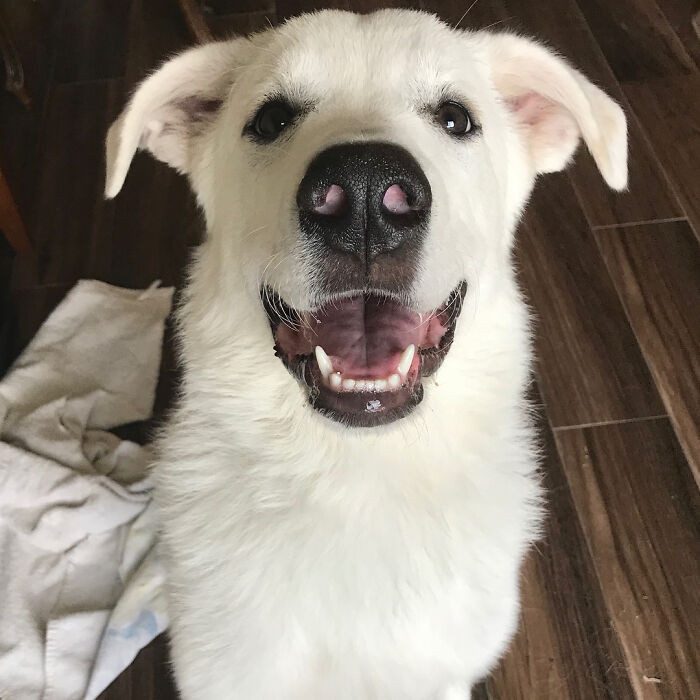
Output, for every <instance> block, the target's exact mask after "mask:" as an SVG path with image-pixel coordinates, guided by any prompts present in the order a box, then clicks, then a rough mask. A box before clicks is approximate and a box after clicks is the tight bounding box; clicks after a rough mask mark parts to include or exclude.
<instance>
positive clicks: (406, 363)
mask: <svg viewBox="0 0 700 700" xmlns="http://www.w3.org/2000/svg"><path fill="white" fill-rule="evenodd" d="M415 353H416V346H415V345H409V346H408V347H407V348H406V349H405V350H404V351H403V354H402V355H401V359H400V360H399V364H398V366H397V367H396V370H397V371H398V373H399V374H401V375H403V376H404V377H405V376H406V375H407V374H408V370H409V369H411V364H412V363H413V356H414V355H415Z"/></svg>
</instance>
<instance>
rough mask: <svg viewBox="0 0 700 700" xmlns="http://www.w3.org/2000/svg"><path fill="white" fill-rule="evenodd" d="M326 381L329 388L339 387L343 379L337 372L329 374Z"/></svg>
mask: <svg viewBox="0 0 700 700" xmlns="http://www.w3.org/2000/svg"><path fill="white" fill-rule="evenodd" d="M328 381H329V382H330V385H331V389H336V390H337V389H340V385H341V384H342V383H343V379H342V377H341V376H340V375H339V374H331V376H330V377H329V378H328Z"/></svg>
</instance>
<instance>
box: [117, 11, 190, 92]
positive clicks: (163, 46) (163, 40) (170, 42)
mask: <svg viewBox="0 0 700 700" xmlns="http://www.w3.org/2000/svg"><path fill="white" fill-rule="evenodd" d="M193 43H194V42H193V41H192V37H191V36H190V33H189V31H188V29H187V25H186V23H185V19H184V17H183V14H182V12H181V11H180V8H179V6H178V3H177V2H176V0H131V4H130V7H129V18H128V28H127V49H126V65H125V90H126V93H127V94H130V93H131V92H132V91H133V90H134V88H135V87H136V85H137V84H138V83H140V82H141V81H142V80H143V79H144V78H145V77H146V76H147V75H148V74H149V73H150V72H151V71H153V69H154V68H156V67H157V66H159V65H160V64H161V63H162V62H163V61H165V60H166V59H167V58H169V57H170V56H172V55H174V54H176V53H178V52H179V51H182V50H184V49H186V48H187V47H189V46H191V45H193Z"/></svg>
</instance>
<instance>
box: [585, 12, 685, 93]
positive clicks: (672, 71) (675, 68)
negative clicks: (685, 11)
mask: <svg viewBox="0 0 700 700" xmlns="http://www.w3.org/2000/svg"><path fill="white" fill-rule="evenodd" d="M578 4H579V6H580V7H581V11H582V12H583V14H584V15H585V17H586V20H587V21H588V24H589V26H590V27H591V29H592V30H593V33H594V34H595V37H596V39H597V40H598V43H599V44H600V46H601V48H602V49H603V53H604V54H605V56H606V58H607V59H608V63H609V64H610V66H611V67H612V69H613V71H614V72H615V75H616V76H617V79H618V80H620V81H621V82H622V81H626V80H646V79H649V78H663V77H667V76H672V75H682V74H686V73H691V72H693V71H695V70H696V69H697V66H696V65H695V61H694V60H693V58H692V57H691V56H690V55H689V54H688V52H687V51H686V49H685V46H684V45H683V43H682V42H681V40H680V39H679V38H678V37H677V36H676V34H675V32H674V31H673V28H672V27H671V25H670V24H669V23H668V20H667V19H666V16H665V15H664V14H663V12H662V11H661V8H660V6H661V5H662V2H660V3H658V4H657V2H656V0H616V1H615V2H608V0H578Z"/></svg>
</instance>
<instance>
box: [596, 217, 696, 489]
mask: <svg viewBox="0 0 700 700" xmlns="http://www.w3.org/2000/svg"><path fill="white" fill-rule="evenodd" d="M596 237H597V240H598V245H599V247H600V249H601V252H602V256H603V259H604V260H605V264H606V265H607V267H608V270H609V272H610V276H611V277H612V279H613V282H614V284H615V286H616V288H617V291H618V294H619V295H620V298H621V299H622V303H623V304H624V306H625V310H626V311H627V316H628V318H629V320H630V322H631V324H632V328H633V329H634V332H635V334H636V336H637V339H638V341H639V344H640V346H641V348H642V352H643V353H644V357H645V358H646V361H647V364H648V365H649V367H650V368H651V371H652V374H653V376H654V380H655V382H656V386H657V387H658V388H659V392H660V394H661V398H662V399H663V401H664V404H665V405H666V409H667V410H668V414H669V416H670V417H671V420H672V422H673V425H674V427H675V429H676V433H677V434H678V438H679V440H680V442H681V445H683V448H684V450H685V454H686V457H687V458H688V462H689V463H690V465H691V467H692V469H693V472H694V474H695V479H696V481H697V483H698V484H700V434H699V433H698V425H697V421H698V417H700V316H699V315H698V312H699V310H700V246H699V245H698V241H697V239H696V238H695V237H694V236H693V233H692V231H691V230H690V228H689V226H688V224H687V223H686V222H684V221H683V222H675V223H666V224H650V225H647V226H640V227H630V228H623V229H612V230H605V231H599V232H597V234H596Z"/></svg>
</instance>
